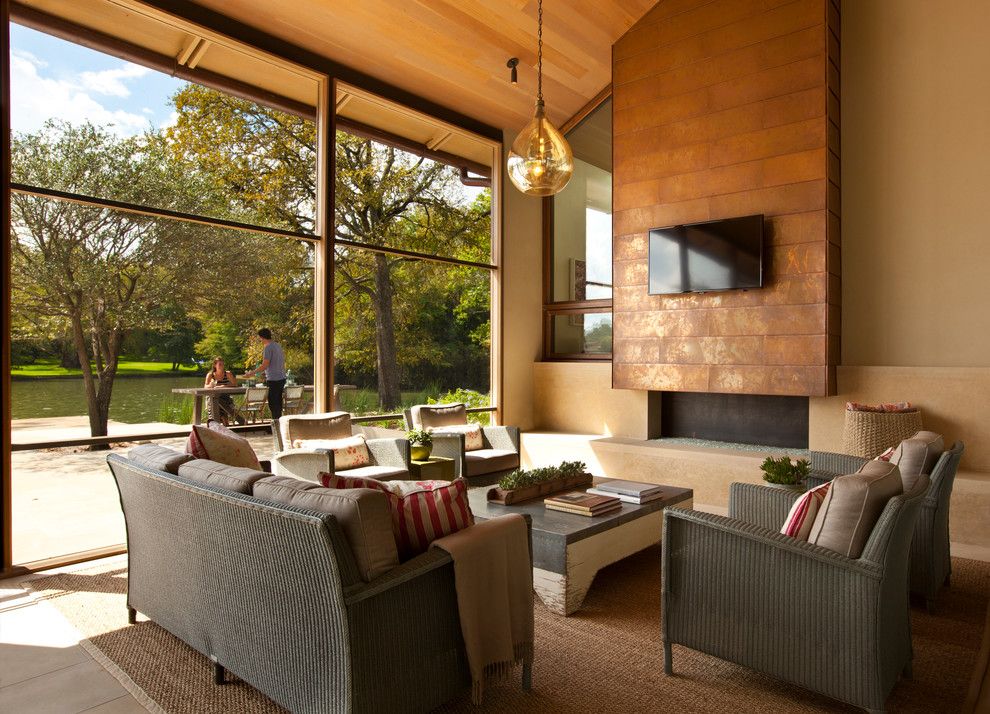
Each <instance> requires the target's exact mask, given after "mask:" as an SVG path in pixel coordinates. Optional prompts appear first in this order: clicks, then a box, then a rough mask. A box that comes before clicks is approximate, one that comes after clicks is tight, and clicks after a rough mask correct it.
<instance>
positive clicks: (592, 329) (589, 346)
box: [551, 312, 612, 355]
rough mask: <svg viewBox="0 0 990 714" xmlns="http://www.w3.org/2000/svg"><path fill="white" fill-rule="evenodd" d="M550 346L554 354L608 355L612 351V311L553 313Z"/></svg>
mask: <svg viewBox="0 0 990 714" xmlns="http://www.w3.org/2000/svg"><path fill="white" fill-rule="evenodd" d="M551 330H552V332H553V335H552V339H553V342H552V348H553V353H554V354H556V355H609V354H611V353H612V313H610V312H589V313H580V314H567V315H554V316H553V321H552V324H551Z"/></svg>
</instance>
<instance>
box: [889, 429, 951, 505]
mask: <svg viewBox="0 0 990 714" xmlns="http://www.w3.org/2000/svg"><path fill="white" fill-rule="evenodd" d="M943 451H945V442H944V441H943V440H942V435H941V434H936V433H935V432H932V431H919V432H918V433H916V434H915V435H914V436H912V437H911V438H910V439H905V440H904V441H902V442H901V443H900V444H898V446H897V449H895V450H894V454H893V456H891V457H890V463H892V464H897V468H898V469H899V470H900V472H901V481H902V482H903V483H904V490H905V491H910V490H911V488H912V487H913V486H914V482H915V481H917V480H918V476H920V475H921V474H931V472H932V469H933V468H935V463H936V462H937V461H938V457H939V456H941V455H942V452H943Z"/></svg>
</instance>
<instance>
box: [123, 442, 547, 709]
mask: <svg viewBox="0 0 990 714" xmlns="http://www.w3.org/2000/svg"><path fill="white" fill-rule="evenodd" d="M107 462H108V464H109V466H110V469H111V471H112V472H113V475H114V478H115V479H116V482H117V487H118V489H119V492H120V501H121V507H122V508H123V511H124V517H125V521H126V526H127V547H128V552H129V567H128V576H127V578H128V588H127V607H128V613H129V616H130V620H131V622H134V621H135V620H136V617H135V616H136V612H141V613H142V614H144V615H146V616H147V617H148V618H150V619H151V620H153V621H154V622H156V623H157V624H159V625H161V626H162V627H164V628H165V629H166V630H168V631H169V632H171V633H172V634H173V635H175V636H176V637H178V638H179V639H181V640H182V641H183V642H185V643H186V644H188V645H189V646H190V647H192V648H193V649H195V650H197V651H198V652H200V653H201V654H203V655H204V656H205V657H207V658H208V659H210V660H211V661H212V662H213V663H214V676H215V679H216V681H218V682H222V681H223V677H224V672H225V670H229V671H230V672H232V673H234V674H236V675H237V676H238V677H240V678H241V679H243V680H244V681H246V682H248V683H249V684H251V685H252V686H254V687H255V688H257V689H258V690H259V691H261V692H262V693H264V694H266V695H267V696H269V697H270V698H271V699H273V700H274V701H275V702H277V703H278V704H280V705H282V706H284V707H286V708H288V709H290V710H291V711H293V712H384V711H389V712H393V711H395V712H400V711H401V712H414V711H428V710H430V709H433V708H435V707H437V706H439V705H441V704H443V703H444V702H446V701H448V700H450V699H452V698H454V697H456V696H458V695H460V694H463V693H465V692H466V691H468V690H469V688H470V683H471V680H470V674H469V670H468V666H467V659H466V654H465V651H464V642H463V639H462V637H461V629H460V623H459V620H458V609H457V599H456V593H455V590H454V569H453V563H452V561H451V559H450V556H449V555H447V554H446V553H445V552H443V551H441V550H439V549H433V550H430V551H428V552H427V553H424V554H423V555H420V556H418V557H416V558H414V559H412V560H410V561H408V562H406V563H403V564H401V565H400V566H398V567H397V568H395V569H393V570H391V571H390V572H388V573H386V574H385V575H383V576H381V577H379V578H376V579H375V580H373V581H372V582H369V583H365V582H363V581H362V580H361V578H360V576H359V575H358V570H357V566H356V565H355V562H354V557H353V555H352V553H351V550H350V547H349V546H348V544H347V542H346V540H345V539H344V536H343V533H342V532H341V530H340V528H339V526H338V525H337V522H336V519H334V518H333V516H329V515H326V514H320V513H316V512H312V511H306V510H302V509H297V508H293V507H289V506H281V505H277V504H273V503H269V502H266V501H262V500H259V499H256V498H253V497H252V496H247V495H243V494H239V493H233V492H230V491H224V490H221V489H215V488H211V487H208V486H204V485H200V484H197V483H193V482H190V481H187V480H185V479H183V478H181V477H178V476H174V475H171V474H168V473H165V472H162V471H155V470H151V469H147V468H143V467H140V466H137V465H135V464H133V463H131V462H130V461H129V460H128V459H126V458H123V457H121V456H119V455H116V454H111V455H110V456H108V457H107ZM530 666H531V665H527V666H526V667H524V671H523V681H524V686H526V688H528V684H529V680H530V672H531V669H530Z"/></svg>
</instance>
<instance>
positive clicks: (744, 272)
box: [650, 215, 763, 295]
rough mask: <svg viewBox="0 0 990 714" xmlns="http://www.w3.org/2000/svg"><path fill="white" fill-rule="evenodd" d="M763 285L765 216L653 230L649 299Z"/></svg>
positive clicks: (651, 237) (651, 236) (651, 235)
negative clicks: (655, 296)
mask: <svg viewBox="0 0 990 714" xmlns="http://www.w3.org/2000/svg"><path fill="white" fill-rule="evenodd" d="M762 286H763V216H762V215H758V216H744V217H742V218H728V219H725V220H721V221H706V222H705V223H690V224H686V225H682V226H671V227H670V228H654V229H653V230H651V231H650V294H651V295H670V294H674V293H699V292H708V291H709V290H737V289H746V288H759V287H762Z"/></svg>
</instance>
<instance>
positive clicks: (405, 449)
mask: <svg viewBox="0 0 990 714" xmlns="http://www.w3.org/2000/svg"><path fill="white" fill-rule="evenodd" d="M366 443H367V444H368V451H369V452H371V461H372V463H374V464H376V465H378V466H394V467H395V468H401V469H405V470H406V471H408V470H409V442H408V441H407V440H406V439H368V440H367V442H366Z"/></svg>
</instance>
